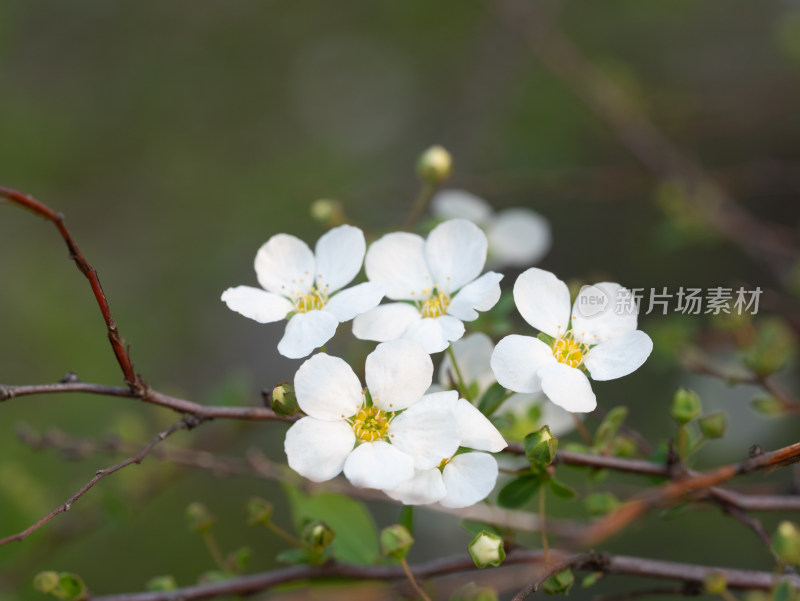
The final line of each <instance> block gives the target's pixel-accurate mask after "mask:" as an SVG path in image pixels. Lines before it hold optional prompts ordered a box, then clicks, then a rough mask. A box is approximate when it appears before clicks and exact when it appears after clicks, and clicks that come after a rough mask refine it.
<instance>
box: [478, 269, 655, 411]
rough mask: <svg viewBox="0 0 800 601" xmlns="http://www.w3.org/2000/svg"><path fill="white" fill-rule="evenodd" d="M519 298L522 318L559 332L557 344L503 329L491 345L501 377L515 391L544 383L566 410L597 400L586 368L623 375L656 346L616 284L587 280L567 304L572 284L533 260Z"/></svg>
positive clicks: (606, 376) (598, 375)
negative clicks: (503, 333)
mask: <svg viewBox="0 0 800 601" xmlns="http://www.w3.org/2000/svg"><path fill="white" fill-rule="evenodd" d="M514 301H515V302H516V305H517V309H518V310H519V312H520V314H521V315H522V317H523V318H524V319H525V321H527V322H528V323H529V324H530V325H532V326H533V327H534V328H537V329H538V330H540V331H541V332H543V333H545V334H547V335H548V336H551V337H552V338H553V339H554V340H553V346H552V347H551V346H550V345H548V344H546V343H544V342H542V341H541V340H539V339H538V338H533V337H531V336H518V335H515V334H512V335H511V336H506V337H505V338H503V339H502V340H501V341H500V342H499V343H498V344H497V346H496V347H495V349H494V352H493V353H492V359H491V366H492V370H493V371H494V374H495V376H496V377H497V381H498V382H500V384H502V385H503V386H505V387H506V388H509V389H511V390H514V391H517V392H536V391H538V390H543V391H544V393H545V395H547V398H549V399H550V400H551V401H552V402H554V403H555V404H556V405H559V406H560V407H563V408H564V409H566V410H567V411H572V412H579V413H583V412H588V411H592V410H594V408H595V407H596V406H597V401H596V399H595V396H594V392H592V387H591V384H589V379H588V378H587V377H586V375H585V373H584V371H586V372H588V373H589V374H590V375H591V376H592V378H593V379H595V380H613V379H615V378H621V377H622V376H625V375H627V374H629V373H631V372H633V371H635V370H636V369H638V368H639V367H640V366H641V365H642V364H643V363H644V362H645V360H646V359H647V357H648V356H649V355H650V352H651V351H652V350H653V341H652V340H650V337H649V336H648V335H647V334H645V333H644V332H642V331H641V330H637V329H636V322H637V314H638V311H639V309H638V306H637V305H636V302H635V299H634V298H633V295H632V294H631V292H630V291H629V290H627V289H626V288H623V287H622V286H620V285H619V284H615V283H611V282H602V283H600V284H595V285H594V286H585V287H584V288H583V289H581V292H580V294H578V298H576V299H575V304H574V305H573V306H572V308H571V310H570V302H569V290H568V289H567V285H566V284H565V283H564V282H562V281H561V280H559V279H558V278H557V277H556V276H554V275H553V274H552V273H550V272H549V271H544V270H542V269H537V268H535V267H533V268H531V269H528V270H527V271H525V272H524V273H522V274H521V275H520V276H519V278H517V281H516V283H515V284H514ZM570 314H571V318H570Z"/></svg>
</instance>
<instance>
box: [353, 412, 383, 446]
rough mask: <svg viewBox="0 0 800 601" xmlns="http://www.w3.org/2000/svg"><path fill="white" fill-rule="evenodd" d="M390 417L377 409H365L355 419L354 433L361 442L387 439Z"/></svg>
mask: <svg viewBox="0 0 800 601" xmlns="http://www.w3.org/2000/svg"><path fill="white" fill-rule="evenodd" d="M388 430H389V417H388V416H387V415H386V413H384V412H383V411H381V410H380V409H378V408H377V407H374V406H373V407H364V408H363V409H361V410H360V411H359V412H358V413H356V416H355V417H354V418H353V432H355V433H356V437H358V439H359V440H360V441H361V442H375V441H376V440H382V439H384V438H386V433H387V432H388Z"/></svg>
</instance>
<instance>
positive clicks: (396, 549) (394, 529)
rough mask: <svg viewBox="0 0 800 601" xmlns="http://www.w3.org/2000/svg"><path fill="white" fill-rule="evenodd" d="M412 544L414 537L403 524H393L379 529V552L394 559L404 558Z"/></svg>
mask: <svg viewBox="0 0 800 601" xmlns="http://www.w3.org/2000/svg"><path fill="white" fill-rule="evenodd" d="M413 544H414V537H413V536H411V533H410V532H409V531H408V529H407V528H406V527H405V526H401V525H400V524H395V525H394V526H389V527H388V528H384V529H383V530H381V553H383V554H384V555H386V556H387V557H394V558H395V559H405V556H406V555H408V552H409V551H410V550H411V545H413Z"/></svg>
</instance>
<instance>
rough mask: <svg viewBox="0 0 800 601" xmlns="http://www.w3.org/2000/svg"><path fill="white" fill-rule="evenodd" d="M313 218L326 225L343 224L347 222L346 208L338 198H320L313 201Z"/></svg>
mask: <svg viewBox="0 0 800 601" xmlns="http://www.w3.org/2000/svg"><path fill="white" fill-rule="evenodd" d="M311 218H312V219H314V221H317V222H319V223H323V224H326V225H330V226H334V225H341V224H343V223H344V222H345V218H344V209H343V208H342V203H340V202H339V201H338V200H331V199H329V198H320V199H319V200H315V201H314V202H313V203H311Z"/></svg>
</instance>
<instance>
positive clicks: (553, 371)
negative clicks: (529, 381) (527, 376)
mask: <svg viewBox="0 0 800 601" xmlns="http://www.w3.org/2000/svg"><path fill="white" fill-rule="evenodd" d="M538 374H539V378H540V379H541V381H542V390H543V391H544V393H545V394H546V395H547V398H548V399H550V400H551V401H552V402H554V403H555V404H556V405H558V406H559V407H563V408H564V409H566V410H567V411H570V412H572V413H588V412H589V411H594V409H595V407H597V399H596V398H595V396H594V392H592V385H591V384H590V383H589V379H588V378H587V377H586V376H585V375H584V374H583V372H582V371H581V370H579V369H576V368H574V367H570V366H569V365H565V364H564V363H553V364H551V365H547V366H545V367H543V368H541V369H540V370H539V372H538Z"/></svg>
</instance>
